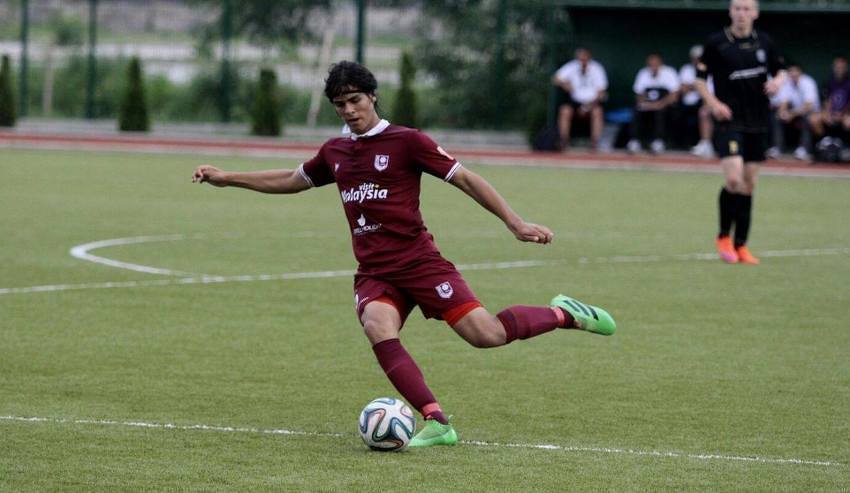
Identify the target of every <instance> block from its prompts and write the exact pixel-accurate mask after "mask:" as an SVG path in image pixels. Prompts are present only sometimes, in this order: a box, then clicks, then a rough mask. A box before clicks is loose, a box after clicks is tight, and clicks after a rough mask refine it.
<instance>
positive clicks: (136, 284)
mask: <svg viewBox="0 0 850 493" xmlns="http://www.w3.org/2000/svg"><path fill="white" fill-rule="evenodd" d="M847 254H850V248H846V247H836V248H807V249H799V250H768V251H764V252H760V256H761V257H817V256H824V255H847ZM668 260H673V261H693V260H696V261H712V262H716V261H717V254H715V253H687V254H676V255H616V256H613V257H580V258H579V259H577V260H576V262H578V263H579V264H588V263H648V262H661V261H668ZM572 262H573V261H571V260H519V261H513V262H483V263H476V264H458V265H457V268H458V269H459V270H461V271H469V270H502V269H523V268H530V267H543V266H551V265H564V264H569V263H572ZM352 275H354V271H353V270H327V271H315V272H291V273H284V274H259V275H239V276H198V277H184V278H177V279H150V280H142V281H107V282H92V283H81V284H48V285H43V286H26V287H15V288H0V295H5V294H28V293H45V292H53V291H76V290H84V289H117V288H141V287H154V286H174V285H181V284H183V285H191V284H223V283H231V282H257V281H291V280H298V279H327V278H336V277H350V276H352Z"/></svg>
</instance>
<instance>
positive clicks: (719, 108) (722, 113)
mask: <svg viewBox="0 0 850 493" xmlns="http://www.w3.org/2000/svg"><path fill="white" fill-rule="evenodd" d="M711 114H712V115H714V118H716V119H718V120H720V121H726V120H731V119H732V109H731V108H729V106H727V105H726V104H725V103H721V102H720V101H718V102H717V103H716V104H714V105H712V106H711Z"/></svg>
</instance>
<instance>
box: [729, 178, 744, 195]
mask: <svg viewBox="0 0 850 493" xmlns="http://www.w3.org/2000/svg"><path fill="white" fill-rule="evenodd" d="M742 183H743V182H742V180H741V179H740V178H738V177H737V176H727V177H726V190H729V191H730V192H732V193H740V192H741V188H742Z"/></svg>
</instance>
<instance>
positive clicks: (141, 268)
mask: <svg viewBox="0 0 850 493" xmlns="http://www.w3.org/2000/svg"><path fill="white" fill-rule="evenodd" d="M186 238H187V236H186V235H181V234H177V235H165V236H135V237H132V238H114V239H111V240H101V241H93V242H91V243H85V244H83V245H77V246H74V247H72V248H71V250H70V251H69V252H68V253H70V254H71V256H72V257H74V258H78V259H80V260H88V261H89V262H94V263H96V264H103V265H108V266H109V267H117V268H119V269H127V270H133V271H136V272H144V273H145V274H161V275H164V276H196V275H198V274H194V273H192V272H182V271H179V270H171V269H161V268H158V267H149V266H147V265H139V264H131V263H129V262H121V261H119V260H113V259H110V258H105V257H99V256H97V255H92V254H91V253H89V251H91V250H96V249H98V248H105V247H111V246H121V245H134V244H137V243H150V242H156V241H179V240H185V239H186ZM193 238H202V236H200V235H196V236H195V237H193Z"/></svg>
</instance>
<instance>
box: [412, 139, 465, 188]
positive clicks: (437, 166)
mask: <svg viewBox="0 0 850 493" xmlns="http://www.w3.org/2000/svg"><path fill="white" fill-rule="evenodd" d="M410 151H411V159H412V160H413V162H414V163H415V164H416V166H418V167H419V168H420V169H421V170H422V171H424V172H425V173H428V174H429V175H433V176H436V177H437V178H440V179H442V180H444V181H449V180H451V179H452V176H454V174H455V173H456V172H457V170H458V169H459V168H460V166H461V164H460V163H459V162H458V161H457V160H456V159H455V158H453V157H452V156H451V155H449V153H447V152H446V151H445V150H443V148H442V147H440V146H439V145H437V143H436V142H434V141H433V140H431V138H430V137H428V136H427V135H425V134H424V133H422V132H419V131H413V132H411V137H410Z"/></svg>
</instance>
